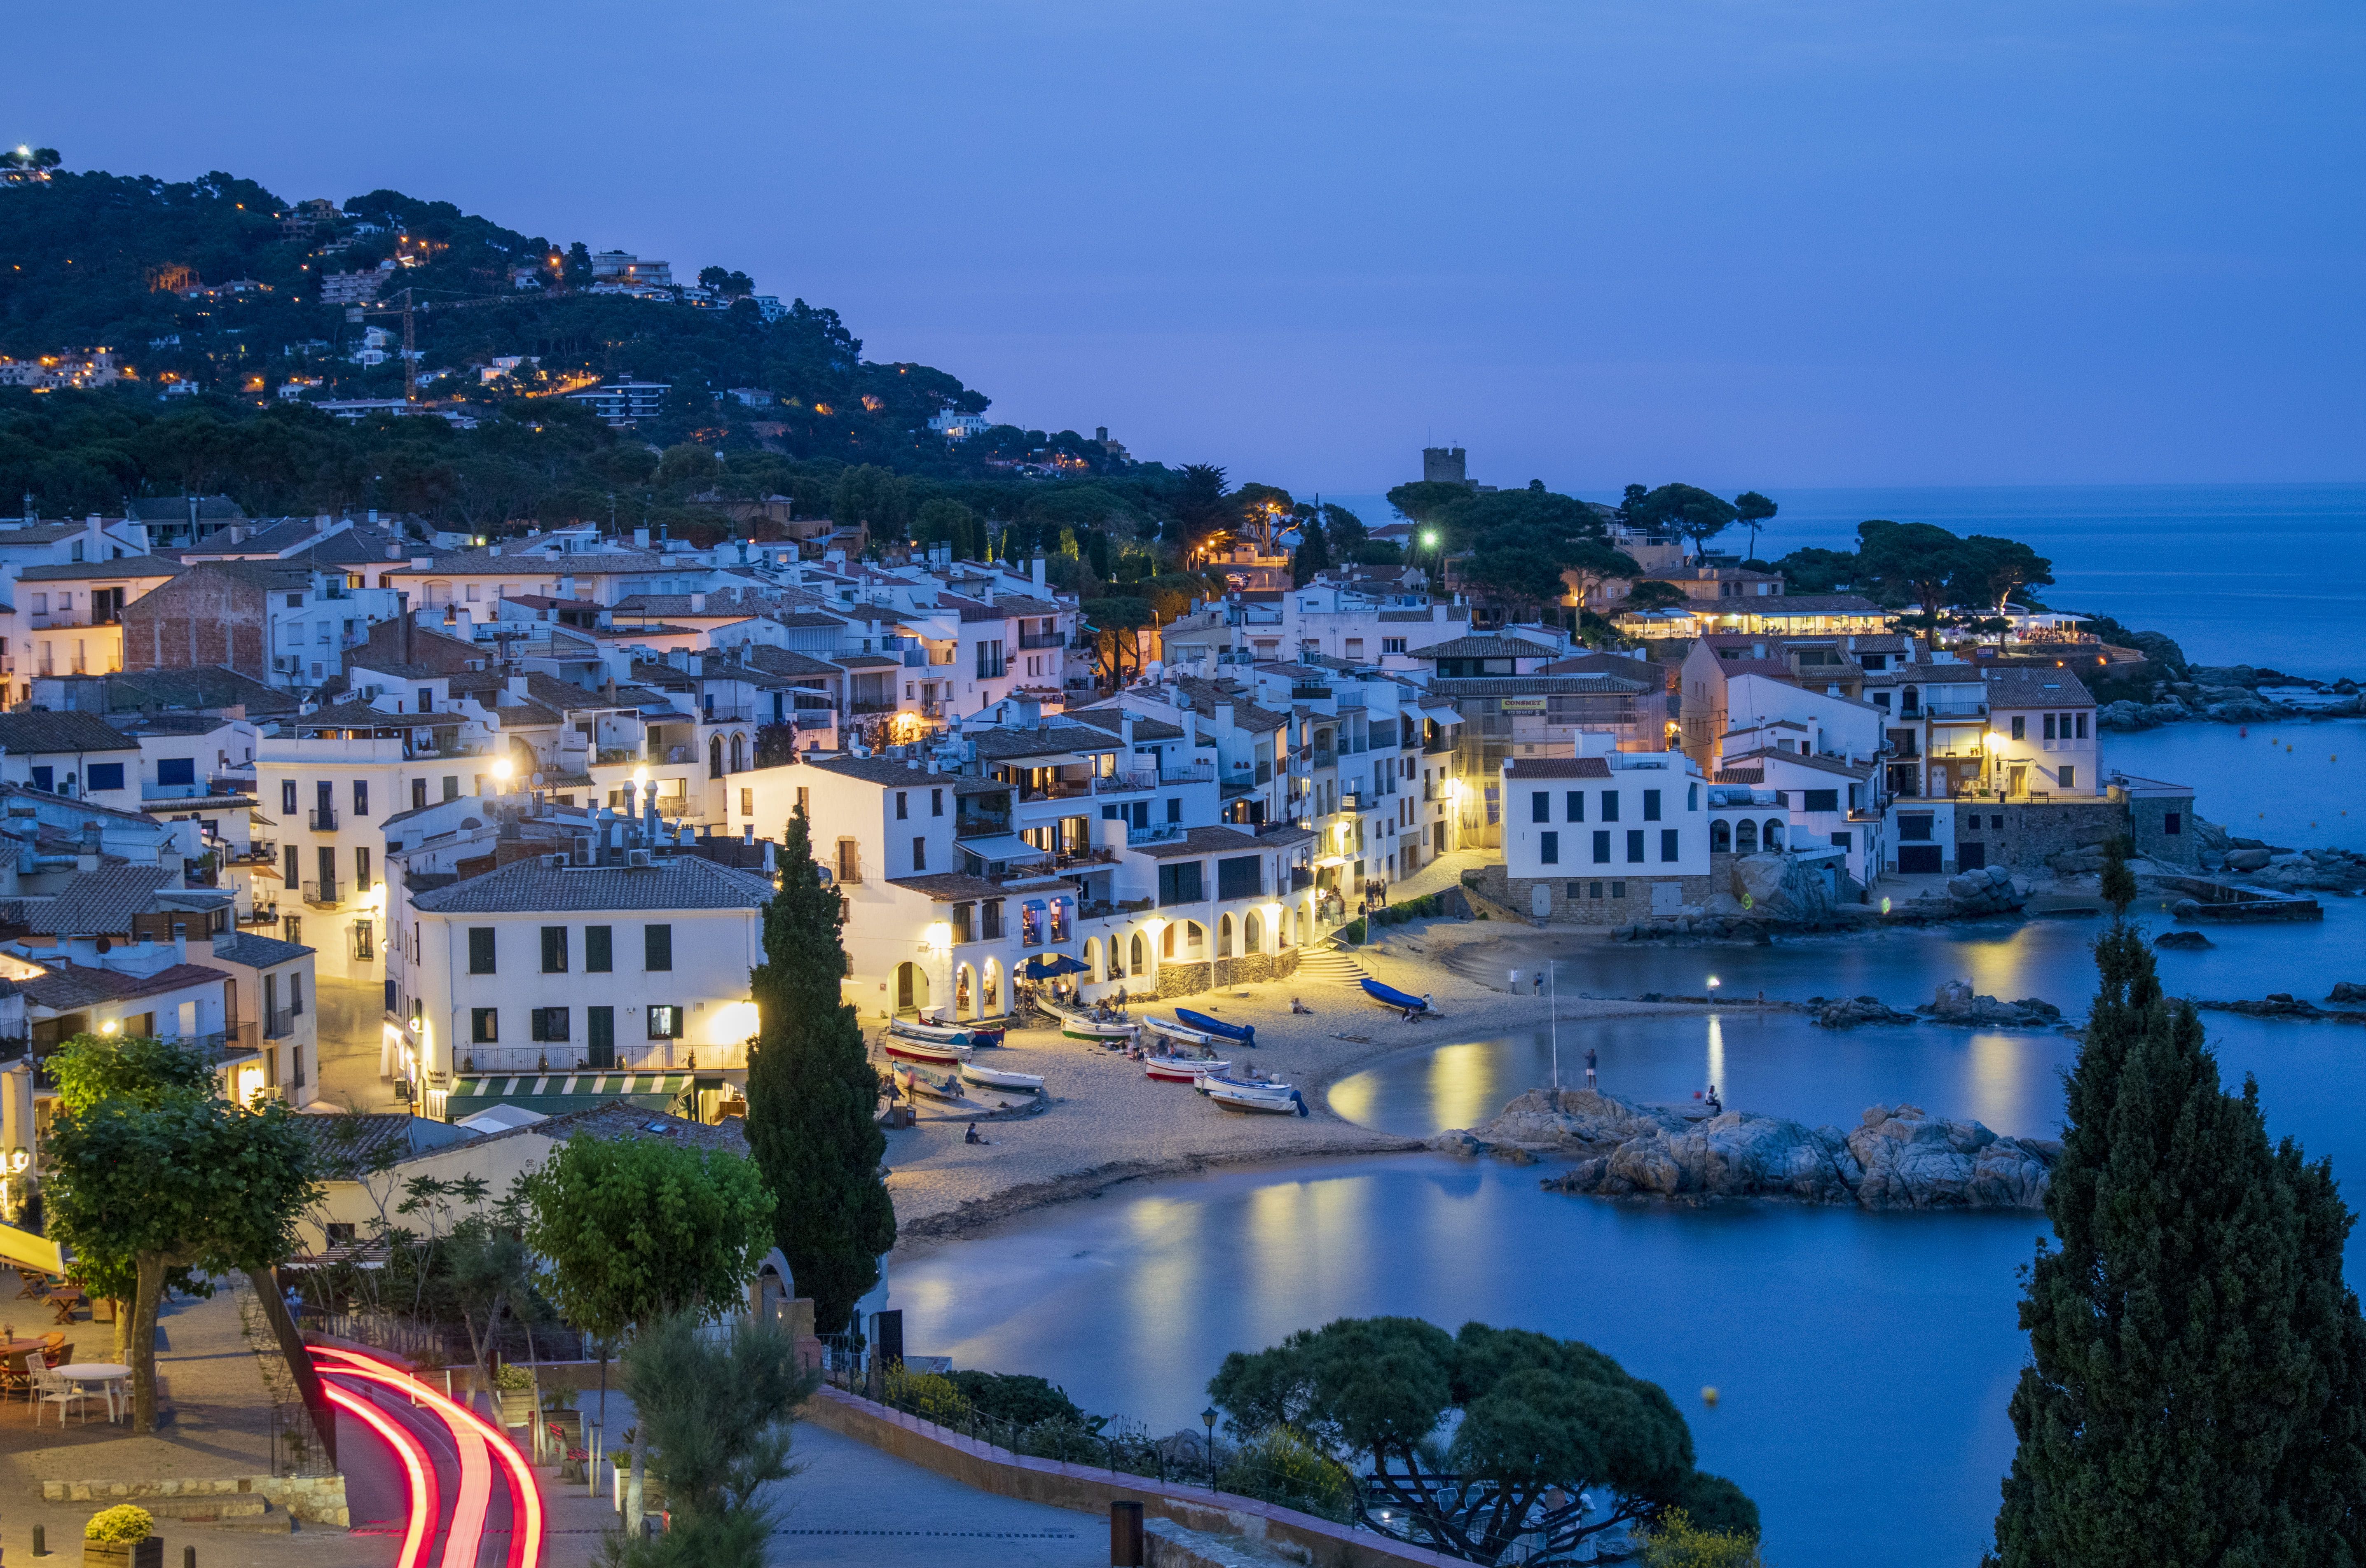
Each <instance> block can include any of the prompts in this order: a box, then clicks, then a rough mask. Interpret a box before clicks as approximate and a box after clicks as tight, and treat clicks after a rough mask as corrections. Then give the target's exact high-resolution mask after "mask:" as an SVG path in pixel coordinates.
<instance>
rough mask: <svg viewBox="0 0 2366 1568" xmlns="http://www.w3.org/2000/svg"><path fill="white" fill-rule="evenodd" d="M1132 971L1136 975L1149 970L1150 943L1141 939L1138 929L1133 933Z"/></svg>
mask: <svg viewBox="0 0 2366 1568" xmlns="http://www.w3.org/2000/svg"><path fill="white" fill-rule="evenodd" d="M1133 972H1134V973H1135V974H1138V975H1140V974H1147V973H1149V972H1150V944H1149V943H1147V942H1144V940H1143V939H1142V933H1141V932H1139V931H1137V932H1135V933H1134V934H1133Z"/></svg>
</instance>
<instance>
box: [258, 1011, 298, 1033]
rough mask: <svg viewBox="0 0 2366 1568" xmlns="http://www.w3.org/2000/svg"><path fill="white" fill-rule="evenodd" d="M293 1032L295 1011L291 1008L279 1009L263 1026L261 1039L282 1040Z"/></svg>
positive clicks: (294, 1028) (294, 1029) (294, 1030)
mask: <svg viewBox="0 0 2366 1568" xmlns="http://www.w3.org/2000/svg"><path fill="white" fill-rule="evenodd" d="M295 1032H296V1011H295V1009H294V1008H291V1007H283V1008H281V1009H279V1010H278V1011H277V1012H276V1013H274V1014H272V1015H271V1016H270V1017H269V1018H268V1019H267V1020H265V1023H264V1025H263V1037H264V1038H265V1039H266V1040H284V1039H286V1038H287V1036H290V1035H293V1034H294V1033H295Z"/></svg>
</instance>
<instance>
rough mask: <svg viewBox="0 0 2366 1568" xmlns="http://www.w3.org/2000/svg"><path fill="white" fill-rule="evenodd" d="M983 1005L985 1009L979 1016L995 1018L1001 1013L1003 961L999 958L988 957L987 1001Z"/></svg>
mask: <svg viewBox="0 0 2366 1568" xmlns="http://www.w3.org/2000/svg"><path fill="white" fill-rule="evenodd" d="M983 1005H984V1007H985V1011H984V1012H982V1013H981V1014H978V1016H980V1017H982V1018H993V1017H997V1016H999V1015H1000V1014H1001V1012H1002V961H1001V960H1000V959H999V958H988V959H987V960H986V1001H985V1002H984V1004H983Z"/></svg>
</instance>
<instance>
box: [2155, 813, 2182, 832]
mask: <svg viewBox="0 0 2366 1568" xmlns="http://www.w3.org/2000/svg"><path fill="white" fill-rule="evenodd" d="M2160 831H2161V832H2163V833H2165V834H2168V835H2169V837H2171V838H2174V837H2176V836H2177V835H2178V834H2181V833H2183V832H2184V831H2185V813H2184V812H2161V813H2160Z"/></svg>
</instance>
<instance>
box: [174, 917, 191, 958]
mask: <svg viewBox="0 0 2366 1568" xmlns="http://www.w3.org/2000/svg"><path fill="white" fill-rule="evenodd" d="M173 961H174V962H175V963H176V964H186V963H187V962H188V961H189V928H188V927H187V926H186V925H175V927H173Z"/></svg>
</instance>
